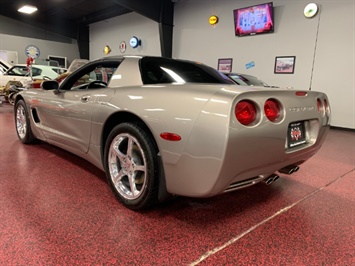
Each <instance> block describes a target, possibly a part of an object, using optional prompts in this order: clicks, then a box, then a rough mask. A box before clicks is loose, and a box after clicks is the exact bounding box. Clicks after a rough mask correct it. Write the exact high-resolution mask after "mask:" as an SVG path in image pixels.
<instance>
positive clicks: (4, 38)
mask: <svg viewBox="0 0 355 266" xmlns="http://www.w3.org/2000/svg"><path fill="white" fill-rule="evenodd" d="M10 33H12V34H10ZM22 33H24V34H22ZM26 34H27V35H29V36H30V35H32V34H34V35H33V36H35V37H21V36H25V35H26ZM46 37H48V38H47V39H46ZM49 37H51V38H52V37H53V38H52V39H58V40H59V39H63V40H65V42H59V41H50V40H48V39H49ZM28 45H36V46H37V47H38V48H39V50H40V58H41V59H46V58H47V56H48V55H57V56H63V57H67V60H68V62H69V63H70V62H71V61H72V60H74V59H76V58H79V56H80V55H79V48H78V45H77V42H76V40H74V39H70V38H66V37H62V36H59V35H55V34H52V33H48V32H46V31H44V30H41V29H39V28H35V27H33V26H29V25H27V24H24V23H22V22H19V21H15V20H12V19H9V18H6V17H3V16H0V50H6V51H17V53H18V63H21V64H24V63H26V59H27V56H26V54H25V49H26V47H27V46H28Z"/></svg>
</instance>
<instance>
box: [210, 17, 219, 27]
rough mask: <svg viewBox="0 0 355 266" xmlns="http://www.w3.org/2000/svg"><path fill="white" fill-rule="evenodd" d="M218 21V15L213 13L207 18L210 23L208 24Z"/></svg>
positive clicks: (214, 23)
mask: <svg viewBox="0 0 355 266" xmlns="http://www.w3.org/2000/svg"><path fill="white" fill-rule="evenodd" d="M217 22H218V17H217V16H215V15H212V16H210V18H209V19H208V23H210V25H216V24H217Z"/></svg>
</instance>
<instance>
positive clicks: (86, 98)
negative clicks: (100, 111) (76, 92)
mask: <svg viewBox="0 0 355 266" xmlns="http://www.w3.org/2000/svg"><path fill="white" fill-rule="evenodd" d="M89 100H90V95H84V96H81V101H82V102H83V103H86V102H88V101H89Z"/></svg>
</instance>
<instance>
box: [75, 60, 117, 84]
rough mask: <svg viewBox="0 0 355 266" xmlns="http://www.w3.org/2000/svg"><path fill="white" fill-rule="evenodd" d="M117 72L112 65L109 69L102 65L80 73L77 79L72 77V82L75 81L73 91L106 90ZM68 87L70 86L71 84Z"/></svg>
mask: <svg viewBox="0 0 355 266" xmlns="http://www.w3.org/2000/svg"><path fill="white" fill-rule="evenodd" d="M115 70H116V67H112V66H111V65H109V66H107V67H106V66H102V65H100V66H98V67H95V68H94V67H92V68H87V71H80V74H79V73H78V75H77V77H76V78H75V77H71V82H73V81H74V80H75V82H74V84H73V86H72V88H71V90H82V89H100V88H106V87H107V85H108V83H109V82H110V79H111V77H112V74H113V73H114V72H115ZM68 86H70V85H69V83H68Z"/></svg>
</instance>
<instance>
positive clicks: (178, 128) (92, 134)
mask: <svg viewBox="0 0 355 266" xmlns="http://www.w3.org/2000/svg"><path fill="white" fill-rule="evenodd" d="M14 108H15V112H14V113H15V126H16V131H17V135H18V137H19V139H20V141H21V142H23V143H25V144H29V143H33V142H34V141H36V140H42V141H45V142H48V143H50V144H53V145H56V146H58V147H60V148H62V149H65V150H67V151H69V152H71V153H74V154H76V155H78V156H80V157H82V158H84V159H86V160H87V161H89V162H91V163H92V164H94V165H95V166H97V167H99V168H100V169H102V170H103V171H105V172H106V175H107V180H108V183H109V185H110V186H111V188H112V191H113V192H114V194H115V195H116V196H117V198H118V200H119V201H120V202H121V203H122V204H123V205H124V206H126V207H128V208H130V209H135V210H137V209H142V208H145V207H148V206H151V205H153V204H155V203H158V202H161V201H164V200H166V199H167V198H168V197H170V196H173V195H180V196H188V197H211V196H214V195H217V194H220V193H224V192H229V191H233V190H237V189H241V188H244V187H248V186H251V185H253V184H256V183H258V182H265V183H266V184H269V183H272V182H273V181H275V180H276V179H277V178H278V176H279V174H280V173H283V174H291V173H293V172H294V171H297V170H298V169H299V166H300V165H301V164H302V163H304V162H305V161H306V160H308V159H309V158H310V157H311V156H313V155H314V154H315V153H316V152H317V151H318V150H319V148H320V147H321V145H322V143H323V141H324V139H325V137H326V135H327V132H328V130H329V126H330V106H329V102H328V98H327V96H326V95H325V94H324V93H321V92H316V91H308V90H306V91H297V90H285V89H271V88H270V89H267V88H258V87H250V86H239V85H236V84H232V83H231V81H230V79H229V78H228V77H226V76H225V75H224V74H222V73H220V72H218V71H216V70H215V69H213V68H211V67H208V66H206V65H203V64H201V63H198V62H191V61H185V60H175V59H169V58H162V57H151V56H120V57H105V58H103V59H100V60H96V61H92V62H89V63H87V64H86V65H84V66H82V67H81V68H79V69H78V70H76V71H75V72H73V73H72V74H71V75H69V76H68V77H67V78H66V79H65V80H64V81H63V82H61V84H58V83H57V82H56V81H53V80H51V81H44V82H43V83H42V85H41V89H29V90H25V91H23V92H21V93H19V94H18V96H17V97H16V102H15V107H14Z"/></svg>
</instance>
